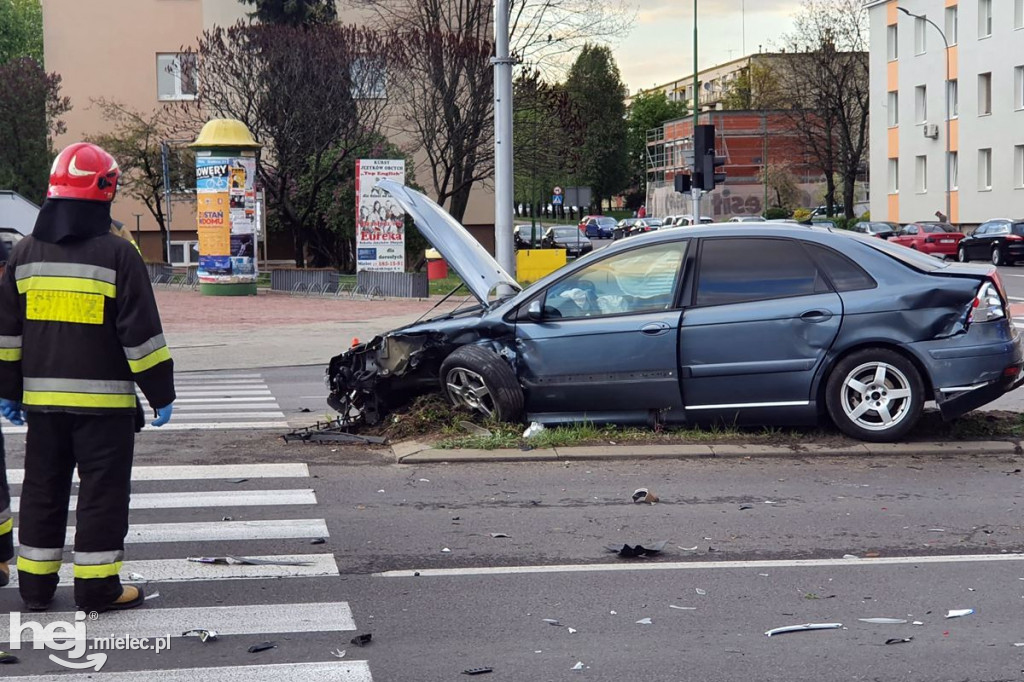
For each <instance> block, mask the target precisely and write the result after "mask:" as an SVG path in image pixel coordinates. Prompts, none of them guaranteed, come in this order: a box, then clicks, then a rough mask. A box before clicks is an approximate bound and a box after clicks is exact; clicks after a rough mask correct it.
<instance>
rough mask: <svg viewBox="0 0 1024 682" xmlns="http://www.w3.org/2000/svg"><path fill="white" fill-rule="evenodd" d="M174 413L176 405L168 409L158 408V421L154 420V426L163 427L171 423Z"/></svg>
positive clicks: (171, 405)
mask: <svg viewBox="0 0 1024 682" xmlns="http://www.w3.org/2000/svg"><path fill="white" fill-rule="evenodd" d="M172 412H174V403H171V404H170V405H168V406H166V407H158V408H156V419H154V420H153V426H163V425H164V424H166V423H167V422H169V421H171V413H172Z"/></svg>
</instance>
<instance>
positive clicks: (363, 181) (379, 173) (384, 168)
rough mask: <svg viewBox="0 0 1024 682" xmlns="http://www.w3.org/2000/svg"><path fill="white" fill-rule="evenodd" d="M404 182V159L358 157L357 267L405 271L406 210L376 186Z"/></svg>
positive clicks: (359, 268)
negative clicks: (389, 182) (384, 183)
mask: <svg viewBox="0 0 1024 682" xmlns="http://www.w3.org/2000/svg"><path fill="white" fill-rule="evenodd" d="M381 180H394V181H395V182H400V183H404V182H405V161H403V160H401V159H356V269H357V270H360V271H362V270H379V271H380V270H382V271H387V272H404V271H405V212H404V211H403V210H402V207H401V206H400V205H399V204H398V202H396V201H395V200H394V199H392V198H391V197H389V196H388V195H387V194H386V193H385V192H384V191H383V190H381V189H379V188H378V187H377V183H378V182H379V181H381Z"/></svg>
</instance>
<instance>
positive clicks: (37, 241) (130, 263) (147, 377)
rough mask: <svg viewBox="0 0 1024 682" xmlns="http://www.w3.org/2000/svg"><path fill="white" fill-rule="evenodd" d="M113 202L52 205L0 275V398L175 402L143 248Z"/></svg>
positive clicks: (64, 406)
mask: <svg viewBox="0 0 1024 682" xmlns="http://www.w3.org/2000/svg"><path fill="white" fill-rule="evenodd" d="M110 225H111V223H110V208H109V204H102V203H99V202H87V201H74V200H67V199H64V200H59V201H53V200H50V201H47V202H46V203H45V204H44V205H43V209H42V210H41V211H40V214H39V218H38V220H37V222H36V227H35V229H34V230H33V233H32V236H29V237H25V238H24V239H22V240H21V241H20V242H19V243H18V244H17V246H15V248H14V250H13V251H12V253H11V255H10V259H9V260H8V262H7V267H6V269H5V270H4V274H3V276H2V277H0V398H7V399H9V400H20V401H22V403H23V404H24V407H25V409H26V410H29V411H42V412H74V413H79V414H97V413H99V414H103V413H126V414H133V413H135V410H136V397H135V385H136V384H137V385H138V386H139V388H140V389H141V390H142V393H143V394H144V395H145V396H146V400H147V401H148V402H149V404H150V406H151V407H153V408H160V407H164V406H166V405H168V404H170V403H171V402H173V401H174V398H175V394H174V378H173V368H174V363H173V361H172V360H171V355H170V352H169V350H168V349H167V344H166V343H165V341H164V337H163V332H162V329H161V326H160V315H159V313H158V311H157V307H156V300H155V298H154V296H153V288H152V286H151V285H150V282H149V275H148V273H147V270H146V266H145V264H144V263H143V261H142V257H141V256H140V255H139V253H138V250H137V249H136V247H135V246H134V245H133V244H132V243H130V242H128V241H125V240H124V239H121V238H120V237H118V236H115V235H114V234H112V233H111V232H110Z"/></svg>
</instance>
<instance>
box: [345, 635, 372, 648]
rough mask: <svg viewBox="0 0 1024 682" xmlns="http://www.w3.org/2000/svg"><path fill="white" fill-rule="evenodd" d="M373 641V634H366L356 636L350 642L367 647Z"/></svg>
mask: <svg viewBox="0 0 1024 682" xmlns="http://www.w3.org/2000/svg"><path fill="white" fill-rule="evenodd" d="M372 639H373V634H372V633H369V632H368V633H366V634H365V635H356V636H355V637H353V638H352V639H351V640H350V641H351V642H352V644H355V645H356V646H366V645H367V644H369V643H370V641H371V640H372Z"/></svg>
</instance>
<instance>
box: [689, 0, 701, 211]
mask: <svg viewBox="0 0 1024 682" xmlns="http://www.w3.org/2000/svg"><path fill="white" fill-rule="evenodd" d="M699 115H700V84H699V83H698V82H697V0H693V138H694V140H696V139H697V119H698V116H699ZM699 163H700V161H699V160H698V159H697V158H696V156H695V157H694V159H693V170H694V171H696V170H697V166H698V164H699ZM691 172H692V171H691ZM690 195H691V196H692V197H693V224H694V225H700V188H699V187H697V185H696V183H695V184H694V185H693V187H692V188H691V189H690Z"/></svg>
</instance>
